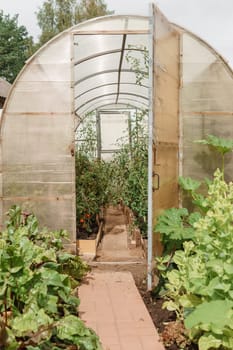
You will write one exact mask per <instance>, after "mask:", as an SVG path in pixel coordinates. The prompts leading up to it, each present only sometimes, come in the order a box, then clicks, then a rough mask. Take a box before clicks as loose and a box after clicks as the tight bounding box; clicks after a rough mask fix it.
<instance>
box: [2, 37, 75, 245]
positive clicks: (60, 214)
mask: <svg viewBox="0 0 233 350" xmlns="http://www.w3.org/2000/svg"><path fill="white" fill-rule="evenodd" d="M71 39H72V37H71V35H70V34H69V33H67V34H62V35H60V36H59V37H57V38H56V39H55V40H53V41H51V42H50V43H49V44H47V45H45V46H44V47H43V48H42V49H41V50H40V51H39V52H38V53H37V54H36V55H35V56H34V57H33V58H32V59H31V60H29V61H28V63H27V65H26V66H25V68H24V70H23V71H22V73H21V75H20V76H19V77H18V79H17V80H16V83H15V85H14V88H13V89H12V92H11V96H10V98H9V100H8V103H7V105H6V108H5V113H4V115H3V118H2V124H1V139H2V149H1V151H2V183H3V184H2V203H3V207H2V210H3V213H2V214H3V215H2V217H3V218H2V222H3V221H4V219H5V213H6V211H7V210H8V209H9V207H10V206H11V205H12V204H20V205H21V206H22V207H23V209H24V210H27V211H33V212H34V213H35V214H36V216H38V218H39V219H40V224H41V226H47V227H48V228H50V229H62V228H64V229H67V230H68V231H69V234H70V239H71V243H74V242H75V241H76V232H75V231H76V227H75V170H74V169H75V166H74V154H73V151H72V149H73V147H74V146H73V142H74V114H73V90H72V66H71V62H72V40H71ZM61 53H62V54H61Z"/></svg>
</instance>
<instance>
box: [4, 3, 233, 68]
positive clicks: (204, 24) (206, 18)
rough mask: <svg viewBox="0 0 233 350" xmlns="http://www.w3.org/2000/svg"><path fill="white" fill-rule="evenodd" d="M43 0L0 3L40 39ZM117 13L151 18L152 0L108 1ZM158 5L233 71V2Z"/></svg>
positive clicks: (6, 11) (166, 14) (109, 6)
mask: <svg viewBox="0 0 233 350" xmlns="http://www.w3.org/2000/svg"><path fill="white" fill-rule="evenodd" d="M43 2H44V1H43V0H0V9H1V10H3V12H4V13H5V14H8V13H9V14H10V15H14V14H19V23H20V24H23V25H25V26H26V28H27V30H28V32H29V34H30V35H33V37H34V39H35V40H37V38H38V35H39V33H40V30H39V28H38V26H37V20H36V14H35V13H36V11H38V8H39V7H40V6H41V5H42V4H43ZM105 2H106V4H107V5H108V9H109V10H114V11H115V14H139V15H148V13H149V0H105ZM155 3H156V5H157V6H158V7H159V8H160V10H161V11H162V12H163V13H164V15H165V16H166V17H167V18H168V20H169V21H170V22H174V23H176V24H179V25H180V26H182V27H185V28H187V29H189V30H191V31H192V32H193V33H195V34H197V35H198V36H200V37H201V38H202V39H204V40H206V41H207V42H208V43H209V44H210V45H211V46H212V47H213V48H214V49H216V50H217V51H218V52H219V53H220V54H221V55H222V56H223V57H224V58H225V59H226V61H228V63H229V64H230V65H231V67H232V68H233V0H157V1H156V2H155Z"/></svg>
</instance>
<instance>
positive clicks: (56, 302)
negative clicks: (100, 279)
mask: <svg viewBox="0 0 233 350" xmlns="http://www.w3.org/2000/svg"><path fill="white" fill-rule="evenodd" d="M64 237H65V232H64V231H57V232H48V231H46V230H42V231H41V230H39V227H38V222H37V219H36V218H35V216H34V215H28V214H26V213H22V211H21V209H20V208H19V207H17V206H14V207H12V208H11V209H10V211H9V221H8V223H7V229H6V230H5V231H3V232H2V233H0V266H1V269H0V347H1V349H3V350H24V349H25V350H26V349H27V350H33V349H35V350H47V349H52V350H59V349H64V348H66V349H77V350H78V349H80V350H81V349H82V350H96V349H101V346H100V343H99V340H98V337H97V336H96V334H95V333H94V332H93V331H92V330H90V329H88V328H87V327H86V326H85V325H84V323H83V322H82V321H81V320H80V319H79V318H78V317H77V307H78V305H79V299H78V298H77V297H76V295H75V294H76V291H75V289H74V287H76V286H77V284H78V281H79V280H80V278H82V276H83V275H84V274H85V273H86V271H87V265H86V264H84V263H83V262H82V261H81V260H80V259H79V258H77V257H75V256H73V255H70V254H68V253H66V252H64V251H63V250H62V239H63V238H64ZM74 272H75V274H74Z"/></svg>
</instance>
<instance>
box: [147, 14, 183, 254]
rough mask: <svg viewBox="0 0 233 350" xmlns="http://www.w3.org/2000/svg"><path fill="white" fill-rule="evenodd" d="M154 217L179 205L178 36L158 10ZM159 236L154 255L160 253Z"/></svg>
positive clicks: (156, 16) (155, 39) (155, 65)
mask: <svg viewBox="0 0 233 350" xmlns="http://www.w3.org/2000/svg"><path fill="white" fill-rule="evenodd" d="M154 19H155V30H154V57H155V58H154V94H155V98H154V145H153V147H154V159H153V161H154V164H153V191H154V192H153V207H154V208H153V216H154V224H155V222H156V217H157V215H158V214H160V213H161V211H162V210H164V209H167V208H171V207H177V205H178V185H177V182H178V146H179V121H178V118H179V117H178V114H179V113H178V112H179V34H178V32H177V31H176V30H175V29H174V27H173V26H172V25H171V24H169V22H168V21H167V20H166V18H165V17H164V16H163V15H162V14H161V13H160V12H159V10H158V9H156V10H155V15H154ZM160 249H161V247H160V241H159V237H158V235H157V234H156V235H155V240H154V253H155V254H156V255H157V254H159V253H160Z"/></svg>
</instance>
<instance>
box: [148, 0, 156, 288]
mask: <svg viewBox="0 0 233 350" xmlns="http://www.w3.org/2000/svg"><path fill="white" fill-rule="evenodd" d="M149 11H150V12H149V25H150V30H149V116H148V251H147V257H148V258H147V259H148V260H147V289H148V290H151V289H152V266H153V264H152V263H153V192H152V187H153V182H152V181H153V179H152V173H153V123H154V69H153V67H154V4H152V3H151V4H150V9H149Z"/></svg>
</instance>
